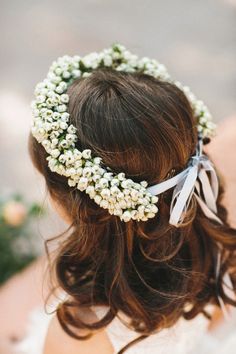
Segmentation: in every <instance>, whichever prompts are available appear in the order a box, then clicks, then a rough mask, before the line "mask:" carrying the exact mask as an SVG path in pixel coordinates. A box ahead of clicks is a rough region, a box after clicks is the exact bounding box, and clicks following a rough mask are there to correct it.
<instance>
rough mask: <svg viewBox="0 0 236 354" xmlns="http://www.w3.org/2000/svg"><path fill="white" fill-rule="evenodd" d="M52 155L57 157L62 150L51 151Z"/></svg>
mask: <svg viewBox="0 0 236 354" xmlns="http://www.w3.org/2000/svg"><path fill="white" fill-rule="evenodd" d="M50 155H51V156H52V157H54V158H57V157H58V156H59V155H60V150H59V149H54V150H52V151H51V154H50Z"/></svg>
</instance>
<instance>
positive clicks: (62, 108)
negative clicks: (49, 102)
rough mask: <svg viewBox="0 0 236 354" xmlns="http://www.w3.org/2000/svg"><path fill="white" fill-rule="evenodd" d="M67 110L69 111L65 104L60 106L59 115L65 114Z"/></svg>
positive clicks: (58, 107)
mask: <svg viewBox="0 0 236 354" xmlns="http://www.w3.org/2000/svg"><path fill="white" fill-rule="evenodd" d="M66 109H67V107H66V105H65V104H60V105H59V106H57V111H58V112H59V113H63V112H65V111H66Z"/></svg>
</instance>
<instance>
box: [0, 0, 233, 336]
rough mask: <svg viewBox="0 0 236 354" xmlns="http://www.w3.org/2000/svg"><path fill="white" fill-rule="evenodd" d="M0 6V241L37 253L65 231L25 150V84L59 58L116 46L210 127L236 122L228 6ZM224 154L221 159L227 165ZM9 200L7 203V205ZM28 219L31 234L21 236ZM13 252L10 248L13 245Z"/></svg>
mask: <svg viewBox="0 0 236 354" xmlns="http://www.w3.org/2000/svg"><path fill="white" fill-rule="evenodd" d="M0 9H1V11H0V38H1V47H0V48H1V55H0V163H1V168H0V238H1V239H3V238H4V237H5V239H4V240H6V239H7V238H6V235H8V236H9V240H10V238H11V237H12V238H14V237H16V238H17V235H20V234H21V235H23V236H24V235H26V234H27V235H31V239H32V238H34V242H36V248H37V252H38V253H40V252H41V250H42V249H43V240H44V238H48V237H51V236H54V235H55V234H57V233H58V232H60V231H61V230H63V228H64V225H63V223H62V221H60V220H59V218H58V217H57V216H56V214H55V213H54V212H53V211H52V210H51V209H50V207H49V205H48V200H47V195H46V191H45V188H44V183H43V180H42V179H41V177H40V176H39V175H38V173H37V172H36V171H35V170H34V168H33V166H32V164H31V162H30V159H29V156H28V150H27V139H28V134H29V129H30V122H31V112H30V102H31V100H32V99H33V91H34V87H35V85H36V83H37V82H39V81H41V80H42V79H43V78H44V77H45V76H46V73H47V71H48V68H49V66H50V64H51V62H52V61H53V60H55V59H56V58H57V57H58V56H61V55H63V54H69V55H75V54H79V55H80V56H83V55H85V54H87V53H89V52H91V51H100V50H102V49H103V48H104V47H109V46H110V45H111V44H112V43H114V42H120V43H121V44H123V45H125V46H126V47H127V48H128V49H129V50H130V51H132V52H133V53H135V54H138V55H140V56H148V57H153V58H155V59H157V60H158V61H160V62H161V63H163V64H164V65H165V66H166V67H167V69H168V71H169V73H170V74H171V75H172V77H173V78H174V79H176V80H179V81H181V82H182V83H183V84H185V85H188V86H190V88H191V90H192V91H193V93H195V94H196V96H197V97H198V98H199V99H202V100H203V101H204V102H205V103H206V104H207V106H208V107H209V109H210V111H211V113H212V115H213V117H214V119H215V121H217V122H220V121H223V119H225V118H228V117H231V116H232V117H233V119H234V120H235V121H236V116H235V112H236V97H235V96H236V95H235V93H236V0H198V1H196V0H176V1H173V0H172V1H171V0H165V1H161V0H145V1H143V0H135V1H134V0H133V1H128V0H119V1H115V0H68V1H62V0H57V1H55V0H47V1H46V0H41V1H36V0H21V1H13V0H0ZM234 126H235V125H234ZM229 130H230V129H229ZM232 139H233V137H232ZM222 143H223V144H224V141H223V142H222V141H220V140H218V142H217V144H218V146H219V144H222ZM213 147H214V144H213ZM216 151H218V150H217V149H216ZM230 151H231V152H232V149H231V150H230ZM224 154H225V152H224ZM219 155H220V154H219ZM216 156H218V153H217V154H216ZM227 157H228V156H227V154H226V159H225V163H227V161H228V165H232V164H231V163H230V160H229V158H228V159H227ZM222 160H224V156H223V158H222V157H221V161H222ZM232 175H233V176H234V177H235V176H236V169H235V170H234V172H232ZM232 180H233V179H232ZM234 182H235V180H234ZM234 186H236V183H234ZM234 191H235V192H236V188H235V190H234ZM16 194H17V197H15V195H16ZM13 195H14V198H13V197H12V196H13ZM19 195H20V198H19ZM231 195H232V192H231ZM12 198H13V199H14V203H15V204H14V203H13V204H11V203H10V204H9V203H8V202H9V201H10V202H12ZM6 203H8V205H7V208H6V207H5V204H6ZM17 203H18V204H17ZM38 203H39V204H40V206H41V207H43V209H44V210H46V211H47V212H46V213H44V217H42V218H39V219H37V221H36V222H35V216H37V213H38V214H40V215H41V214H42V213H41V211H40V210H41V209H40V206H39V205H38ZM231 209H232V208H231ZM234 210H235V208H234ZM1 213H5V219H4V218H2V219H1V217H2V216H1ZM32 218H33V219H34V224H33V229H32V225H31V230H32V234H31V231H29V229H27V232H26V231H25V230H26V226H27V225H28V224H27V225H26V221H27V223H28V221H29V220H31V219H32ZM22 220H23V221H24V222H23V224H22V223H21V221H22ZM7 223H8V224H7ZM17 223H18V224H17ZM22 225H23V227H22ZM27 227H28V226H27ZM4 242H5V241H4ZM9 242H10V241H9ZM5 246H6V243H5V244H4V247H5ZM14 247H15V250H17V251H18V250H19V249H20V248H22V245H21V243H19V242H17V243H16V245H14ZM0 248H1V245H0ZM6 253H7V251H4V253H3V255H6ZM28 256H29V259H28V258H27V259H28V260H30V259H31V258H30V257H31V255H28ZM4 259H5V260H4V261H5V265H6V264H7V262H9V261H8V259H7V258H4ZM26 263H27V262H26ZM22 264H24V262H23V263H22ZM16 267H17V266H16ZM0 282H1V278H0ZM29 292H30V290H29ZM2 296H3V295H2ZM8 297H9V296H8V295H7V296H6V298H8ZM3 304H4V302H3V300H1V305H2V307H1V309H0V310H1V314H2V315H1V318H4V316H5V313H4V310H5V308H6V306H5V307H4V305H3ZM32 306H33V305H32ZM21 308H22V312H23V308H24V307H23V305H22V299H21ZM8 311H9V310H8ZM7 315H8V313H7V312H6V316H7ZM14 316H16V314H14ZM19 316H20V315H19ZM9 317H10V315H9ZM19 318H20V317H19ZM16 322H17V321H16ZM4 325H5V326H6V322H5V324H4ZM10 325H11V324H10ZM10 325H9V326H10ZM0 327H1V326H0ZM9 328H10V327H9ZM0 329H1V328H0ZM0 332H1V331H0ZM9 333H10V329H9Z"/></svg>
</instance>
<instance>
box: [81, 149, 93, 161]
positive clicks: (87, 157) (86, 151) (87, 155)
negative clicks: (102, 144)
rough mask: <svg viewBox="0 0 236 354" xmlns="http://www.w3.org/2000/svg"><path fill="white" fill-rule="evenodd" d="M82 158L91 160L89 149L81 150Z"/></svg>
mask: <svg viewBox="0 0 236 354" xmlns="http://www.w3.org/2000/svg"><path fill="white" fill-rule="evenodd" d="M82 156H83V158H84V159H90V158H91V150H90V149H86V150H83V152H82Z"/></svg>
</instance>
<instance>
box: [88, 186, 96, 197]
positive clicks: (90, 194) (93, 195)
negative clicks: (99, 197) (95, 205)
mask: <svg viewBox="0 0 236 354" xmlns="http://www.w3.org/2000/svg"><path fill="white" fill-rule="evenodd" d="M86 193H87V194H89V196H90V198H94V197H95V195H96V192H95V188H94V186H88V187H87V188H86Z"/></svg>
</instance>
